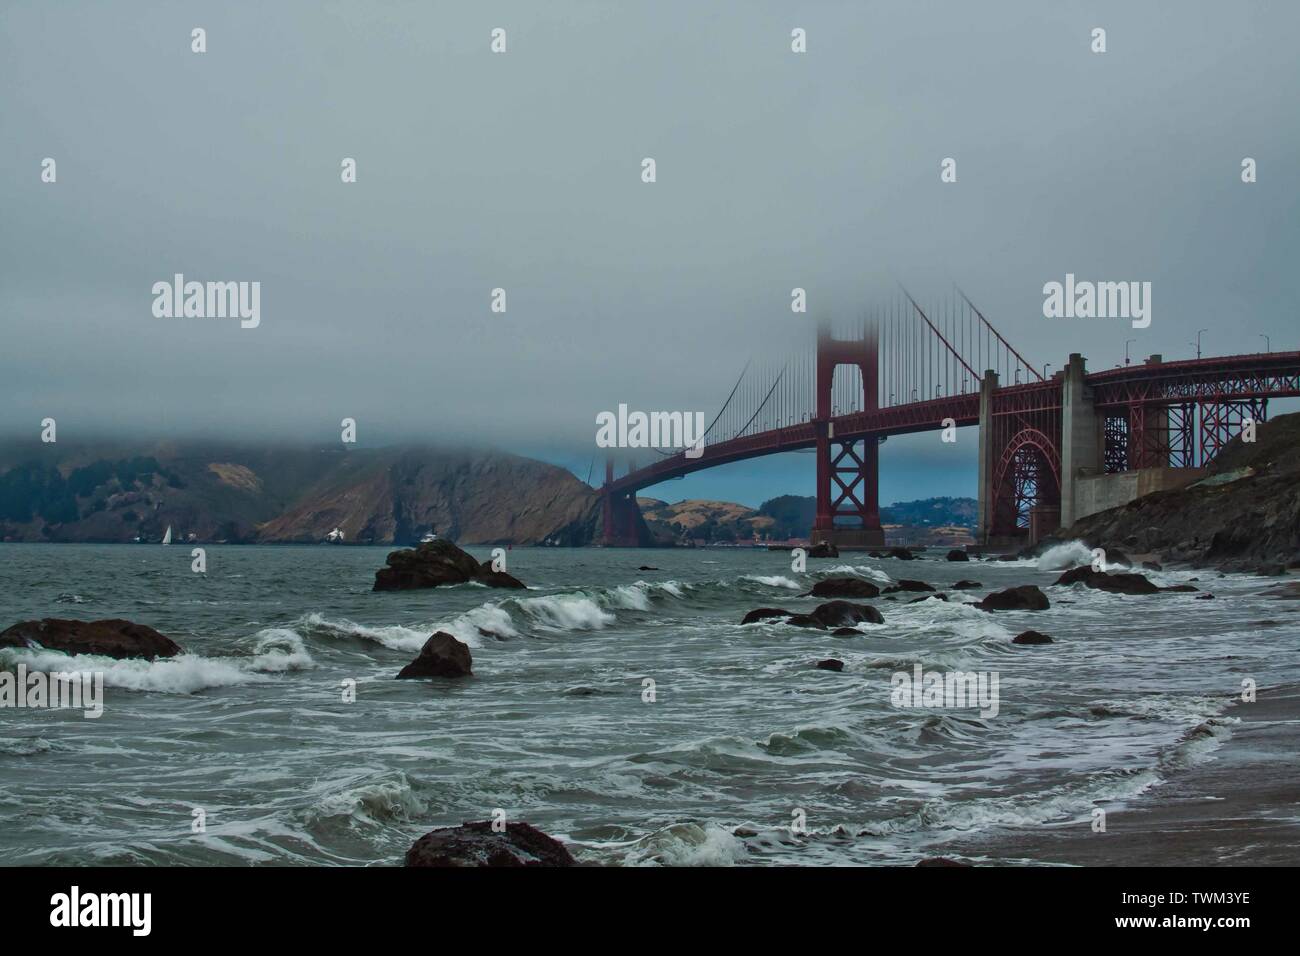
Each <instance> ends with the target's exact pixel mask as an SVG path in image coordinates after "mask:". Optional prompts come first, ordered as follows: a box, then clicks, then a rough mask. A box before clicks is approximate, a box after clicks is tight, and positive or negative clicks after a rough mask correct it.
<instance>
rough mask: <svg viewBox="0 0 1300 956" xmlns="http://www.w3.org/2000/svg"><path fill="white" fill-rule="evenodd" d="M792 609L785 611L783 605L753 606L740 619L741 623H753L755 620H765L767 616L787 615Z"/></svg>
mask: <svg viewBox="0 0 1300 956" xmlns="http://www.w3.org/2000/svg"><path fill="white" fill-rule="evenodd" d="M792 613H794V612H792V611H787V610H786V609H785V608H783V607H760V608H755V609H754V610H752V611H750V612H749V613H748V614H746V615H745V616H744V617H743V618H741V619H740V623H741V624H753V623H754V622H755V621H766V620H767V619H768V618H769V617H789V616H790V615H791V614H792Z"/></svg>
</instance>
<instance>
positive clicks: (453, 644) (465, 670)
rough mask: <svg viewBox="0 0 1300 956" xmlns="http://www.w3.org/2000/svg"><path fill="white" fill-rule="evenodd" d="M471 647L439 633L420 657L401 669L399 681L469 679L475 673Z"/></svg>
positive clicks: (428, 641)
mask: <svg viewBox="0 0 1300 956" xmlns="http://www.w3.org/2000/svg"><path fill="white" fill-rule="evenodd" d="M473 665H474V659H473V657H472V656H471V655H470V652H469V645H468V644H464V643H462V642H461V641H458V640H456V638H454V637H452V636H451V635H450V634H448V633H447V632H446V631H438V632H437V633H436V634H434V635H433V636H432V637H430V638H429V639H428V640H427V641H425V642H424V647H422V648H420V656H419V657H417V658H416V659H415V660H413V661H411V663H409V664H407V665H406V666H405V667H403V668H402V669H401V671H400V672H399V673H398V675H397V679H398V680H406V679H408V678H418V677H469V676H470V675H471V674H473V673H474V671H473V670H472V667H473Z"/></svg>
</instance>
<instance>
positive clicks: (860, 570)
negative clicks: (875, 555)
mask: <svg viewBox="0 0 1300 956" xmlns="http://www.w3.org/2000/svg"><path fill="white" fill-rule="evenodd" d="M826 573H827V574H856V575H857V576H858V577H860V578H868V579H869V580H872V581H875V582H877V583H879V584H893V583H894V579H893V578H891V577H890V576H889V575H888V574H886V573H885V572H884V571H881V570H880V569H879V568H873V567H870V566H869V565H865V564H837V565H836V566H835V567H833V568H827V569H826Z"/></svg>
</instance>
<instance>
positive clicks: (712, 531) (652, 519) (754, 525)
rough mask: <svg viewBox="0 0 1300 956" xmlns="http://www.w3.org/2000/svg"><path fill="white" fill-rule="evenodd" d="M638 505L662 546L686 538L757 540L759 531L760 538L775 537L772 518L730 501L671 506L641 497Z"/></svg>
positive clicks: (728, 541) (714, 541)
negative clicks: (772, 534)
mask: <svg viewBox="0 0 1300 956" xmlns="http://www.w3.org/2000/svg"><path fill="white" fill-rule="evenodd" d="M637 504H638V505H639V506H640V508H641V515H642V517H643V518H645V523H646V527H647V528H649V530H650V534H651V535H652V536H653V537H654V539H655V541H656V542H657V543H659V544H679V543H681V542H682V541H683V540H686V539H690V540H692V541H703V542H705V543H709V544H734V543H737V542H745V541H753V540H754V534H755V532H757V533H758V535H759V537H760V538H762V537H763V536H764V535H768V536H770V534H771V528H772V519H771V518H769V517H766V516H764V515H760V514H759V513H758V512H757V511H755V510H754V509H753V508H747V507H745V506H744V505H738V504H734V503H733V502H730V501H702V500H687V501H679V502H677V503H676V504H671V505H670V504H668V503H667V502H666V501H660V500H658V499H657V498H638V499H637Z"/></svg>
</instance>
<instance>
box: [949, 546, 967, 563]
mask: <svg viewBox="0 0 1300 956" xmlns="http://www.w3.org/2000/svg"><path fill="white" fill-rule="evenodd" d="M946 560H948V561H969V560H970V555H969V554H967V553H966V552H965V551H964V550H962V549H961V548H953V549H952V550H951V551H949V552H948V555H947V558H946Z"/></svg>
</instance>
